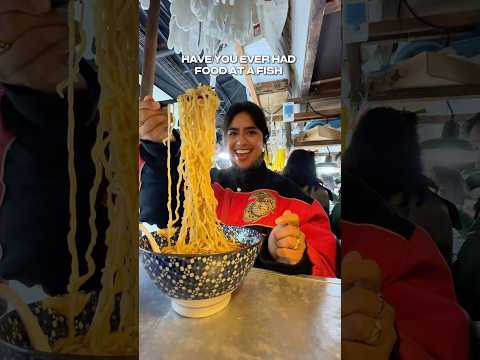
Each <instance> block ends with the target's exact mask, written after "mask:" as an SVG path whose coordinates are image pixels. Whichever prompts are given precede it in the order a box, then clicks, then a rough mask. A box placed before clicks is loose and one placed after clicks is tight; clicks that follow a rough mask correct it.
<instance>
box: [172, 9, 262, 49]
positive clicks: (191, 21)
mask: <svg viewBox="0 0 480 360" xmlns="http://www.w3.org/2000/svg"><path fill="white" fill-rule="evenodd" d="M255 6H256V1H255V0H242V1H233V0H221V1H220V0H215V1H213V0H172V1H171V5H170V13H171V15H172V17H171V19H170V34H169V38H168V47H169V48H170V49H173V50H174V51H175V52H177V53H182V54H183V55H200V54H201V53H202V51H203V52H204V54H205V55H214V54H215V53H216V51H217V50H218V49H219V48H220V45H221V44H232V43H235V42H240V44H242V45H243V44H245V43H246V42H247V41H248V40H249V39H251V38H252V37H253V20H252V18H253V12H254V10H255V11H256V9H255ZM172 22H175V23H174V24H172ZM184 33H188V34H184Z"/></svg>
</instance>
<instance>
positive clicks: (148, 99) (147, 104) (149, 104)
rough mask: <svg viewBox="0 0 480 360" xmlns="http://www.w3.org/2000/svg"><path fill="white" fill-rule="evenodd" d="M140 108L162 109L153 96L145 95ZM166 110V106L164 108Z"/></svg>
mask: <svg viewBox="0 0 480 360" xmlns="http://www.w3.org/2000/svg"><path fill="white" fill-rule="evenodd" d="M139 110H157V111H158V110H161V106H160V103H158V102H157V101H155V99H154V98H153V97H152V96H149V95H148V96H145V97H144V98H143V100H141V101H140V103H139ZM164 111H165V112H166V111H167V110H166V108H165V109H164Z"/></svg>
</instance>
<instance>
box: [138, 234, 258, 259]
mask: <svg viewBox="0 0 480 360" xmlns="http://www.w3.org/2000/svg"><path fill="white" fill-rule="evenodd" d="M142 236H145V235H142ZM261 244H262V240H260V241H259V242H258V243H256V244H246V245H245V246H241V247H239V248H238V249H235V250H232V251H224V252H218V253H211V254H170V253H169V254H164V253H155V252H153V251H152V250H147V249H144V248H143V247H141V246H139V247H138V249H139V250H140V252H143V253H147V254H149V255H154V256H159V257H171V258H182V259H194V258H202V257H210V256H221V255H230V254H235V253H238V252H240V251H244V250H247V249H249V248H252V247H255V246H261ZM162 247H165V246H162ZM162 247H161V248H162Z"/></svg>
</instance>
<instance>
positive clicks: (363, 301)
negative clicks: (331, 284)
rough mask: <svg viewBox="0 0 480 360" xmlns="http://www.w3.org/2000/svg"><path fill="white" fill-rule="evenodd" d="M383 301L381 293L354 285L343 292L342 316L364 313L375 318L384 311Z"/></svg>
mask: <svg viewBox="0 0 480 360" xmlns="http://www.w3.org/2000/svg"><path fill="white" fill-rule="evenodd" d="M381 302H382V300H381V298H380V295H379V294H377V293H374V292H372V291H370V290H366V289H364V288H361V287H358V286H354V287H352V288H350V289H349V290H348V291H345V292H343V293H342V316H348V315H350V314H352V313H362V314H365V315H367V316H370V317H372V318H375V317H377V316H379V311H383V309H382V305H381Z"/></svg>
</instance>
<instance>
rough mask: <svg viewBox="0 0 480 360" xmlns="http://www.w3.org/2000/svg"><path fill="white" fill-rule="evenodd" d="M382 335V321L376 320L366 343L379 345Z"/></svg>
mask: <svg viewBox="0 0 480 360" xmlns="http://www.w3.org/2000/svg"><path fill="white" fill-rule="evenodd" d="M381 337H382V323H381V320H380V319H377V320H375V325H374V326H373V328H372V331H371V332H370V336H369V337H368V339H367V340H365V344H368V345H377V344H378V343H379V341H380V339H381Z"/></svg>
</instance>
